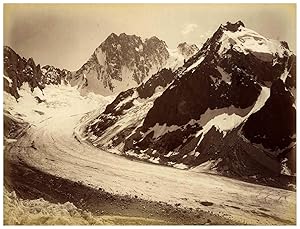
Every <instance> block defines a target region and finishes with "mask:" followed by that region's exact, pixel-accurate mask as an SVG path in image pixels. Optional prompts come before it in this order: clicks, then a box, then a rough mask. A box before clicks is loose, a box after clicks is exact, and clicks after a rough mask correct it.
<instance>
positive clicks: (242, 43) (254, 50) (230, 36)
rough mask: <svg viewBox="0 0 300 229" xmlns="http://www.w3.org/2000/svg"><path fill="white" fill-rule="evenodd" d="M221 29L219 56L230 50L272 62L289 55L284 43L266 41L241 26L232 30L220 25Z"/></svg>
mask: <svg viewBox="0 0 300 229" xmlns="http://www.w3.org/2000/svg"><path fill="white" fill-rule="evenodd" d="M230 25H235V24H230ZM221 29H222V31H223V35H222V37H221V38H220V40H219V42H220V43H221V47H220V49H219V51H218V53H219V54H220V55H222V54H223V53H225V52H226V51H227V50H229V49H231V48H232V49H234V50H235V51H238V52H241V53H244V54H245V55H247V54H249V53H251V54H253V55H255V56H256V57H257V58H258V59H260V60H262V61H266V62H270V61H272V60H273V58H274V57H279V58H283V57H284V56H289V55H291V51H290V50H289V49H288V47H286V45H285V44H284V42H280V41H276V40H271V39H267V38H265V37H264V36H262V35H260V34H259V33H257V32H255V31H253V30H251V29H248V28H245V27H244V26H243V24H237V27H236V28H235V29H233V30H231V29H228V24H227V25H226V26H224V25H222V26H221Z"/></svg>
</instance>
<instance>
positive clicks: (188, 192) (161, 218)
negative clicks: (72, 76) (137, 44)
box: [4, 89, 296, 225]
mask: <svg viewBox="0 0 300 229" xmlns="http://www.w3.org/2000/svg"><path fill="white" fill-rule="evenodd" d="M59 90H63V89H59ZM69 90H70V93H73V92H71V91H72V89H69ZM49 92H50V91H49ZM59 92H60V91H58V92H57V91H56V92H55V93H53V94H52V96H50V97H48V105H49V99H50V100H51V99H52V100H53V101H52V103H51V105H52V106H51V107H50V108H49V107H48V105H47V106H44V105H43V104H39V105H36V104H34V106H35V107H33V108H32V107H30V108H29V109H37V108H38V109H39V111H42V112H43V114H42V115H40V114H36V115H39V116H40V118H39V119H33V121H32V122H31V120H25V121H28V122H29V123H30V125H29V128H28V129H27V130H26V132H25V133H24V134H23V135H22V136H21V137H20V138H19V139H18V140H17V141H16V142H12V143H9V142H8V141H6V145H5V174H4V175H5V186H6V189H7V190H8V191H15V192H16V193H17V195H18V196H19V197H20V198H22V199H37V198H40V197H42V198H43V199H44V200H46V201H49V202H51V203H65V202H67V201H69V202H71V203H73V204H74V205H75V206H76V207H78V208H79V209H83V210H88V211H90V212H91V213H92V214H94V215H95V216H97V217H100V216H101V217H104V216H103V215H108V216H114V217H115V216H120V215H121V216H122V217H123V216H126V217H130V218H128V219H125V220H123V219H120V218H119V219H120V221H118V220H116V221H113V220H112V221H109V222H112V224H118V222H122V223H121V224H205V223H208V224H251V225H286V224H295V223H296V193H295V192H292V191H288V190H283V189H278V188H273V187H267V186H261V185H257V184H250V183H246V182H242V181H239V180H235V179H230V178H226V177H223V176H218V175H210V174H206V173H201V172H196V171H192V170H180V169H175V168H171V167H165V166H160V165H156V164H150V163H146V162H141V161H135V160H129V159H128V158H125V157H122V156H119V155H116V154H112V153H108V152H105V151H103V150H100V149H98V148H95V147H94V146H92V145H89V144H87V143H85V142H81V141H80V140H79V139H78V138H75V136H74V128H75V127H76V126H77V125H78V124H79V122H80V119H81V117H82V116H83V115H84V113H82V112H80V110H83V109H80V108H81V107H80V104H77V105H76V109H73V111H76V112H72V109H71V110H70V109H69V110H66V109H65V108H66V107H69V105H68V104H67V105H65V104H62V103H60V104H57V103H56V102H55V100H57V99H58V98H57V97H56V96H55V94H56V95H59ZM64 93H65V94H64V95H65V96H66V97H68V94H67V92H66V90H64ZM79 97H80V96H78V98H79ZM72 98H73V97H72ZM6 101H7V100H6ZM65 101H68V100H65ZM80 101H81V103H85V104H86V102H85V101H84V100H82V99H81V100H80ZM91 101H94V103H93V104H91V105H90V107H91V108H92V107H94V108H95V107H99V106H101V104H100V103H99V102H97V101H96V100H94V99H91ZM50 102H51V101H50ZM12 103H13V102H12V101H10V104H12ZM97 103H98V106H96V104H97ZM24 104H26V103H24ZM24 104H23V107H22V103H21V102H20V103H19V104H15V105H11V107H10V106H9V105H8V104H6V105H5V108H11V110H10V112H12V111H13V109H15V108H16V106H17V105H18V106H19V107H20V108H23V109H25V108H26V107H24ZM32 104H33V103H32ZM54 106H55V107H54ZM57 106H61V107H63V110H61V112H58V111H59V109H58V107H57ZM102 106H104V105H103V104H102ZM26 109H27V108H26ZM49 109H51V112H48V110H49ZM16 110H17V109H16ZM90 110H91V109H90ZM84 111H85V112H87V111H88V110H86V109H85V110H84ZM24 112H25V111H24ZM47 112H48V113H47ZM12 113H13V112H12ZM25 113H26V112H25ZM33 113H36V112H33ZM13 114H14V113H13ZM24 117H25V116H24ZM28 117H32V113H29V115H28ZM5 206H6V205H5ZM108 216H105V217H108ZM131 217H139V218H131ZM136 219H137V220H136ZM93 222H94V221H93ZM101 222H104V221H101ZM88 223H90V222H89V221H87V224H88Z"/></svg>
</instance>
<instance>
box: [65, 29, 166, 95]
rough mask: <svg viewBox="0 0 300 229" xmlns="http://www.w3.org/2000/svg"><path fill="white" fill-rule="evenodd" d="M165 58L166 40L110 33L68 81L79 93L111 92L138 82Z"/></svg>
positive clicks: (160, 64) (157, 69)
mask: <svg viewBox="0 0 300 229" xmlns="http://www.w3.org/2000/svg"><path fill="white" fill-rule="evenodd" d="M168 58H169V53H168V50H167V45H166V43H165V42H164V41H162V40H160V39H158V38H157V37H151V38H149V39H146V40H145V41H143V40H142V39H141V38H140V37H138V36H135V35H126V34H125V33H122V34H120V35H119V36H117V35H116V34H114V33H112V34H111V35H110V36H109V37H108V38H107V39H106V40H105V41H104V42H103V43H102V44H101V45H100V46H99V47H98V48H97V49H96V50H95V52H94V53H93V54H92V56H91V57H90V59H89V60H88V62H87V63H85V64H84V65H83V66H82V67H81V68H80V69H79V70H78V71H76V72H75V73H74V74H73V77H72V80H71V81H70V82H71V84H72V85H77V86H78V87H79V88H80V89H81V91H82V92H88V91H93V92H96V93H99V94H103V95H109V94H115V93H118V92H120V91H123V90H126V89H128V88H131V87H134V86H137V85H138V84H140V83H141V82H142V81H143V80H144V79H145V78H146V77H149V76H151V75H152V74H154V73H156V72H157V71H159V70H160V69H162V67H163V66H164V65H165V64H166V62H167V59H168Z"/></svg>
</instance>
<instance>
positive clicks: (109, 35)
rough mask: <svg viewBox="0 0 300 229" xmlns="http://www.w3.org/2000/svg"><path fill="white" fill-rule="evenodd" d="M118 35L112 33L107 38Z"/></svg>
mask: <svg viewBox="0 0 300 229" xmlns="http://www.w3.org/2000/svg"><path fill="white" fill-rule="evenodd" d="M116 37H118V35H117V34H115V33H111V34H110V35H109V36H108V37H107V38H116Z"/></svg>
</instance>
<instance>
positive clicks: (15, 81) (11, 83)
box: [3, 46, 44, 99]
mask: <svg viewBox="0 0 300 229" xmlns="http://www.w3.org/2000/svg"><path fill="white" fill-rule="evenodd" d="M3 52H4V67H3V68H4V90H5V91H6V92H8V93H10V94H11V95H13V96H14V97H15V98H16V99H18V98H19V97H20V95H19V93H18V90H19V89H20V87H21V86H22V84H23V83H24V82H27V83H28V84H29V86H30V87H31V90H32V91H33V89H34V88H35V87H37V88H39V89H41V90H42V89H43V88H44V85H43V84H42V71H41V67H40V65H39V64H38V65H35V63H34V61H33V59H32V58H29V59H28V60H26V59H25V58H21V57H20V56H19V55H18V54H16V53H15V52H14V51H13V50H12V49H11V48H9V47H7V46H5V47H4V50H3Z"/></svg>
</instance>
